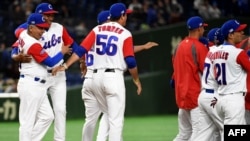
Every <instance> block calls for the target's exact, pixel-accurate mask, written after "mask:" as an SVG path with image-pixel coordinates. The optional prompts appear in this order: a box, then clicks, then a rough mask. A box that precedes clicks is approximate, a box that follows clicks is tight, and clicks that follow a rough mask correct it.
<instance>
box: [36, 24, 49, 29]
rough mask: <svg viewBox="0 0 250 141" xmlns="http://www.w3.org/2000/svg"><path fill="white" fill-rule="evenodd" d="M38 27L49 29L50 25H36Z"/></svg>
mask: <svg viewBox="0 0 250 141" xmlns="http://www.w3.org/2000/svg"><path fill="white" fill-rule="evenodd" d="M36 26H38V27H42V28H49V24H48V23H42V24H36Z"/></svg>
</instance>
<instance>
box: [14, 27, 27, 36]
mask: <svg viewBox="0 0 250 141" xmlns="http://www.w3.org/2000/svg"><path fill="white" fill-rule="evenodd" d="M24 30H25V29H24V28H19V29H17V30H16V31H15V35H16V37H17V38H18V37H19V35H20V33H21V32H23V31H24Z"/></svg>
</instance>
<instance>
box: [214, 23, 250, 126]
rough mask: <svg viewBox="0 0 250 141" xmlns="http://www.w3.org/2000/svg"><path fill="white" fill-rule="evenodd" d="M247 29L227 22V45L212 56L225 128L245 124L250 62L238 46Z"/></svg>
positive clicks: (225, 30)
mask: <svg viewBox="0 0 250 141" xmlns="http://www.w3.org/2000/svg"><path fill="white" fill-rule="evenodd" d="M246 26H247V25H246V24H240V22H239V21H237V20H228V21H226V22H225V23H224V24H223V25H222V27H221V31H222V34H223V35H224V37H225V42H224V43H223V45H221V46H220V47H219V48H217V50H216V52H214V53H213V54H211V57H210V59H211V60H212V61H213V64H214V65H213V66H212V67H213V68H214V71H215V81H216V82H217V83H218V94H219V100H220V102H219V103H218V104H217V106H218V109H219V110H218V112H219V115H222V120H223V123H224V124H226V125H232V124H235V125H237V124H238V125H240V124H246V121H245V93H246V72H247V73H248V72H250V63H249V57H248V56H247V54H246V52H244V51H243V50H242V49H239V48H236V47H235V45H236V44H237V43H239V42H241V41H242V38H243V36H244V31H243V30H244V29H245V28H246ZM218 54H221V55H218Z"/></svg>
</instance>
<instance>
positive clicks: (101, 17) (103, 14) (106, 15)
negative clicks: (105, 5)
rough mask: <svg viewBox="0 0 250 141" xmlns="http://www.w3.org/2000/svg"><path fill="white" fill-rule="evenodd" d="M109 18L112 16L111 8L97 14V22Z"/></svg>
mask: <svg viewBox="0 0 250 141" xmlns="http://www.w3.org/2000/svg"><path fill="white" fill-rule="evenodd" d="M109 18H110V13H109V10H105V11H101V12H100V13H99V14H98V16H97V23H98V24H102V23H104V22H106V21H107V20H109Z"/></svg>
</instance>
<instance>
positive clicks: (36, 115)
mask: <svg viewBox="0 0 250 141" xmlns="http://www.w3.org/2000/svg"><path fill="white" fill-rule="evenodd" d="M18 41H19V43H18V49H19V50H20V51H23V52H24V53H25V54H28V55H31V56H32V60H31V62H30V63H20V66H19V67H20V69H19V70H20V78H19V81H18V84H17V92H18V94H19V98H20V105H19V122H20V128H19V131H20V134H19V140H20V141H28V140H42V139H43V137H44V135H45V134H46V132H47V130H48V129H49V127H50V125H51V124H52V122H53V119H54V113H53V111H52V108H51V106H50V103H49V99H48V97H47V85H46V81H47V69H46V66H45V65H42V64H41V62H42V61H43V60H44V59H46V58H47V57H48V54H47V53H46V52H45V50H44V49H43V48H42V45H41V43H40V42H39V41H38V40H36V39H35V38H33V37H31V36H30V35H28V34H27V30H25V31H23V32H22V33H21V35H20V36H19V40H18Z"/></svg>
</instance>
